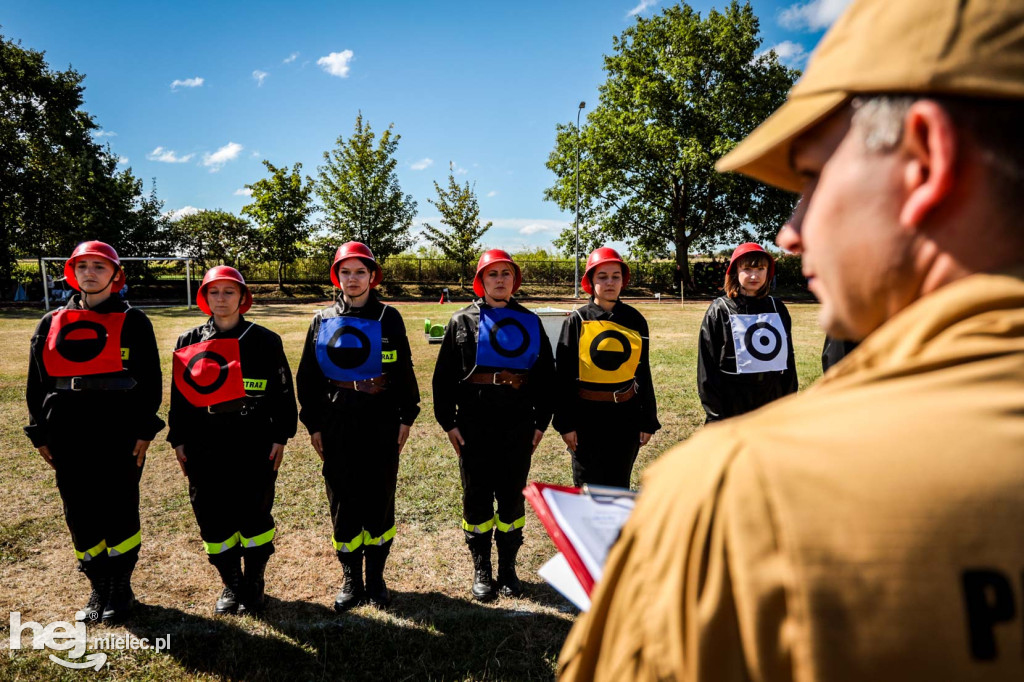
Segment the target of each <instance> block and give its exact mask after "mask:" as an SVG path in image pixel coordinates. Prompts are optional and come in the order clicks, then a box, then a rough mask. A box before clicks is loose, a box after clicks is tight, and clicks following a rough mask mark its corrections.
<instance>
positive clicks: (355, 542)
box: [331, 533, 363, 552]
mask: <svg viewBox="0 0 1024 682" xmlns="http://www.w3.org/2000/svg"><path fill="white" fill-rule="evenodd" d="M331 542H333V543H334V549H336V550H337V551H339V552H354V551H356V550H357V549H359V547H360V546H361V545H362V544H363V534H362V533H360V534H359V535H357V536H355V537H354V538H352V540H351V541H350V542H338V541H337V540H336V539H334V538H333V537H332V538H331Z"/></svg>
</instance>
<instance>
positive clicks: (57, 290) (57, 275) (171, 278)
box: [39, 256, 192, 310]
mask: <svg viewBox="0 0 1024 682" xmlns="http://www.w3.org/2000/svg"><path fill="white" fill-rule="evenodd" d="M120 260H121V264H122V267H124V263H125V262H129V261H145V262H149V263H154V264H162V267H160V268H158V272H157V273H156V274H155V275H154V277H155V281H157V282H171V283H173V282H175V281H180V279H182V278H184V280H185V292H184V295H185V308H186V309H191V308H192V259H191V258H182V257H179V256H145V257H143V256H134V257H122V258H121V259H120ZM66 262H67V257H65V256H42V257H40V258H39V275H40V277H41V278H42V284H43V305H44V306H45V307H46V309H47V310H49V309H50V302H51V300H52V301H53V302H55V303H62V302H64V301H66V300H67V299H68V297H69V296H70V295H71V293H72V291H71V288H70V287H69V286H68V284H67V283H66V282H65V281H64V263H66ZM54 263H56V264H58V265H59V268H57V269H56V272H54V269H53V264H54ZM129 284H130V283H129ZM180 295H181V294H180V293H178V294H173V295H171V296H169V297H164V298H161V295H160V294H157V295H156V298H155V299H154V300H153V301H149V300H147V301H146V304H145V305H140V306H138V307H140V308H156V307H167V306H176V305H179V304H178V303H176V302H171V303H166V302H164V301H176V300H180V299H178V298H177V297H178V296H180Z"/></svg>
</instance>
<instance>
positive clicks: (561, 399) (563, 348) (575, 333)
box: [554, 298, 661, 434]
mask: <svg viewBox="0 0 1024 682" xmlns="http://www.w3.org/2000/svg"><path fill="white" fill-rule="evenodd" d="M580 318H582V319H583V320H587V321H590V320H606V321H608V322H614V323H615V324H618V325H622V326H623V327H626V328H628V329H632V330H633V331H635V332H637V333H638V334H640V337H641V347H640V364H639V365H637V368H636V374H635V375H634V377H633V379H631V380H627V381H624V382H622V383H620V384H593V383H589V382H585V381H580V378H579V377H580V351H579V348H580V333H581V331H582V329H583V323H582V322H581V319H580ZM650 335H651V333H650V330H649V328H648V326H647V320H645V319H644V316H643V315H641V314H640V311H638V310H637V309H636V308H634V307H633V306H630V305H626V304H625V303H623V302H622V301H616V303H615V307H614V308H612V310H611V312H608V311H606V310H605V309H604V308H602V307H601V306H599V305H597V304H596V303H594V299H593V298H591V299H590V303H588V304H587V305H585V306H582V307H580V308H577V309H576V310H574V311H573V312H572V313H571V314H570V315H569V317H567V318H566V320H565V323H564V324H563V325H562V334H561V336H560V337H559V338H558V351H557V356H556V363H555V364H556V367H557V371H558V386H557V395H558V409H557V410H555V421H554V425H555V429H556V430H557V431H558V432H559V433H562V434H565V433H569V432H570V431H575V430H576V428H577V425H578V424H579V423H580V421H581V420H584V419H586V418H587V414H586V410H587V407H588V405H587V403H588V401H586V400H584V399H582V398H580V397H579V392H578V391H579V389H580V388H584V389H589V390H592V391H619V390H622V389H624V388H629V384H630V383H631V381H635V382H636V385H637V394H636V395H635V396H634V397H633V398H632V399H631V400H629V401H628V402H625V403H621V404H620V405H621V407H622V408H623V409H624V410H632V411H634V413H635V414H636V416H637V418H638V420H639V423H638V424H637V429H638V431H640V432H643V433H655V432H656V431H657V430H658V429H660V428H661V423H660V422H659V421H658V401H657V399H656V398H655V397H654V382H653V381H652V380H651V360H650V353H651V341H650ZM602 404H603V403H602ZM611 404H613V405H614V404H615V403H611Z"/></svg>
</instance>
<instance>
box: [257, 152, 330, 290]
mask: <svg viewBox="0 0 1024 682" xmlns="http://www.w3.org/2000/svg"><path fill="white" fill-rule="evenodd" d="M263 165H264V166H266V167H267V171H268V172H269V173H270V177H269V178H263V179H261V180H257V181H256V182H254V183H252V184H251V185H246V187H247V188H248V189H251V190H252V203H251V204H246V205H245V206H243V207H242V213H243V214H245V215H247V216H249V217H250V218H252V219H253V220H254V221H255V222H256V224H257V225H259V231H260V238H259V242H260V247H261V253H262V255H263V257H264V258H265V259H266V260H270V261H277V286H278V288H281V287H283V281H284V266H285V265H288V264H289V263H293V262H295V259H296V258H298V257H299V256H302V255H303V252H304V251H303V246H302V243H303V242H304V241H305V240H306V239H307V238H308V237H309V234H310V231H311V228H310V222H309V215H310V213H311V212H312V211H313V205H312V203H311V202H310V195H311V194H312V193H313V179H312V178H310V177H309V176H308V175H307V176H306V178H305V182H303V177H302V172H301V171H302V164H301V163H296V164H295V165H294V166H293V167H292V170H291V172H289V171H288V169H287V168H284V167H282V168H277V167H275V166H274V164H272V163H270V162H269V161H266V160H264V161H263Z"/></svg>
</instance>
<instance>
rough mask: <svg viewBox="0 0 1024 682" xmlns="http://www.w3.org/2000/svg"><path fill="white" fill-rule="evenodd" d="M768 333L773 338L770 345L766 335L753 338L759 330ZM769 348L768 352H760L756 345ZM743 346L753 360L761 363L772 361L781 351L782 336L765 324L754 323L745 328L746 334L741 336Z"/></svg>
mask: <svg viewBox="0 0 1024 682" xmlns="http://www.w3.org/2000/svg"><path fill="white" fill-rule="evenodd" d="M762 329H763V330H764V331H766V332H768V334H770V335H771V336H772V337H773V340H774V343H771V342H770V341H769V340H768V338H767V335H765V334H762V335H760V336H758V337H755V336H754V334H755V333H756V332H758V331H760V330H762ZM758 344H760V345H762V346H770V348H769V349H768V350H765V351H762V350H761V349H759V348H757V345H758ZM743 345H745V346H746V347H747V352H748V353H750V354H751V355H752V356H753V357H754V358H756V359H758V360H760V361H761V362H768V361H769V360H774V359H775V358H777V357H778V356H779V353H780V352H781V351H782V334H780V333H779V330H778V329H776V328H775V327H773V326H771V325H770V324H768V323H767V322H755V323H754V324H752V325H750V326H749V327H747V331H746V333H745V334H744V335H743Z"/></svg>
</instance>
